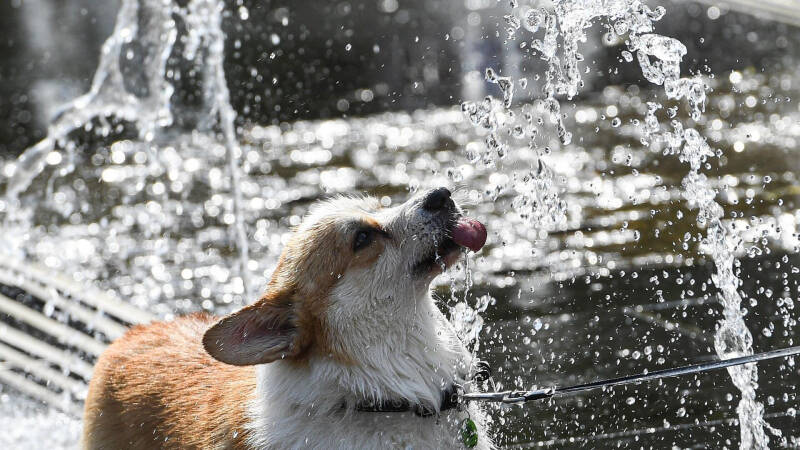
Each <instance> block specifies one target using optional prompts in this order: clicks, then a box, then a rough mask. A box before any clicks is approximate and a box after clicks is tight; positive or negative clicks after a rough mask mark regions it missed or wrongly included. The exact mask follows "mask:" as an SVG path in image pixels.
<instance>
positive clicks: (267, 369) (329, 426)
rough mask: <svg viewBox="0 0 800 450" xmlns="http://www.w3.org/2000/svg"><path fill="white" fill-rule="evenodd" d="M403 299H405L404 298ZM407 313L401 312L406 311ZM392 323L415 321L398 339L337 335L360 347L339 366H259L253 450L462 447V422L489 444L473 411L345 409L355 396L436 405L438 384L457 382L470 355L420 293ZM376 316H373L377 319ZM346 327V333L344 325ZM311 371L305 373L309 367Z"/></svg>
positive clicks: (481, 442) (331, 363)
mask: <svg viewBox="0 0 800 450" xmlns="http://www.w3.org/2000/svg"><path fill="white" fill-rule="evenodd" d="M403 304H406V305H407V304H408V303H403ZM406 314H408V315H406ZM397 315H398V316H397V317H396V320H395V321H394V323H392V324H388V323H387V324H386V326H391V327H392V328H396V327H398V326H406V325H407V324H409V322H416V325H418V326H411V327H409V328H408V330H407V331H408V332H407V333H404V334H403V335H402V337H399V338H397V339H393V340H387V339H386V335H385V334H384V335H383V336H380V337H379V336H368V335H359V334H358V333H344V334H343V336H347V337H349V338H350V339H352V340H356V341H358V340H360V342H352V341H351V342H349V343H348V345H349V346H350V348H354V347H353V346H354V345H355V346H360V348H362V351H361V352H360V353H359V354H358V364H357V365H354V366H342V365H341V364H340V363H338V362H335V361H331V360H326V359H324V358H321V359H315V360H312V361H310V363H309V364H310V367H305V368H294V367H292V366H291V365H289V364H281V363H277V364H276V363H273V364H267V365H263V366H260V367H258V370H257V374H258V389H257V396H256V399H255V401H254V403H253V404H252V405H251V408H250V419H251V421H252V422H251V425H252V428H251V433H250V437H251V439H250V440H249V441H250V444H251V445H252V446H253V447H254V448H264V449H268V448H320V449H323V448H324V449H332V448H353V444H354V443H358V444H357V446H358V447H359V448H414V449H429V448H430V449H434V448H436V449H446V448H453V449H461V448H465V447H464V445H463V443H462V441H461V434H460V428H461V423H462V421H463V420H464V418H466V417H468V416H469V417H470V418H471V419H472V420H474V421H475V423H477V424H478V426H479V433H480V437H479V445H478V446H477V447H476V448H479V449H481V448H484V449H486V448H491V443H490V441H489V439H488V437H487V436H486V435H485V432H484V428H485V424H484V423H485V417H484V414H483V412H481V411H479V410H478V408H470V410H469V412H467V411H461V410H456V409H452V410H448V411H444V412H442V413H441V414H440V415H439V416H434V417H419V416H417V415H415V414H414V413H413V412H402V413H399V412H387V413H384V412H357V411H352V409H350V410H349V411H347V412H345V410H344V409H343V407H342V405H343V404H349V405H350V406H352V404H353V403H355V402H357V401H359V400H362V399H374V398H378V399H386V398H402V399H407V400H410V401H416V402H424V403H425V404H438V401H439V398H440V396H441V392H442V389H443V387H444V386H449V385H451V384H452V383H462V382H463V380H462V379H456V378H457V375H456V373H459V374H462V376H463V374H466V373H467V371H468V368H469V364H470V358H471V356H470V354H469V353H468V352H467V351H466V350H465V349H464V347H463V346H462V345H461V343H460V342H459V341H458V339H457V338H456V337H455V336H454V335H453V333H452V329H451V328H450V327H449V326H448V325H447V324H446V319H445V318H444V317H443V316H442V314H441V313H440V312H439V311H438V310H437V309H436V307H435V305H433V302H432V301H431V300H430V299H429V298H426V299H425V300H423V301H421V302H417V304H416V307H415V308H414V310H411V311H408V312H406V311H397ZM378 317H380V316H378ZM351 331H352V330H351ZM309 368H310V370H309Z"/></svg>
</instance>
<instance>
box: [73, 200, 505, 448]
mask: <svg viewBox="0 0 800 450" xmlns="http://www.w3.org/2000/svg"><path fill="white" fill-rule="evenodd" d="M369 228H373V229H375V230H376V233H377V234H376V235H375V239H374V242H373V243H372V244H370V245H369V246H368V247H367V248H364V249H362V250H359V251H354V250H353V236H354V234H355V233H357V232H358V230H359V229H369ZM444 228H445V227H444V219H442V218H440V217H438V216H433V215H431V214H428V213H427V212H426V211H423V210H422V209H421V208H420V199H419V198H415V199H412V200H410V201H409V202H406V203H405V204H403V205H400V206H398V207H395V208H381V206H380V204H379V203H378V202H377V201H376V200H375V199H371V198H337V199H334V200H330V201H327V202H321V203H319V204H317V205H315V206H314V207H313V208H312V210H311V211H310V213H309V215H308V216H307V217H306V218H305V219H304V221H303V223H302V224H301V225H300V226H299V227H298V229H297V230H296V231H295V233H294V234H293V236H292V238H291V239H290V240H289V242H288V244H287V245H286V247H285V249H284V251H283V253H282V255H281V258H280V261H279V263H278V266H277V268H276V269H275V272H274V273H273V275H272V278H271V280H270V282H269V284H268V286H267V289H266V293H265V294H264V296H263V297H262V298H261V299H259V300H258V301H257V302H255V303H254V304H253V305H250V306H248V307H246V308H243V309H242V310H240V311H238V312H236V313H234V314H232V315H230V316H227V317H224V318H221V319H218V318H212V317H211V316H208V315H192V316H187V317H184V318H180V319H178V320H176V321H173V322H168V323H155V324H151V325H147V326H140V327H135V328H133V329H131V330H130V331H129V332H128V333H127V334H126V335H125V336H123V337H122V338H120V339H119V340H117V341H116V342H114V343H113V344H112V345H111V346H110V347H109V348H108V350H107V351H106V352H105V353H104V354H103V355H102V356H101V358H100V360H99V361H98V364H97V366H96V369H95V373H94V377H93V379H92V381H91V384H90V389H89V395H88V399H87V402H86V411H85V425H84V438H83V445H84V447H85V448H91V449H98V448H108V449H111V448H203V449H215V448H325V449H329V448H353V447H361V448H387V447H409V446H410V447H414V448H418V449H419V448H462V447H463V446H462V444H461V443H460V441H459V433H458V426H459V423H460V422H461V420H462V419H463V417H465V416H466V415H465V413H462V412H459V411H454V410H451V411H447V412H444V413H442V415H441V416H440V417H438V418H421V417H417V416H415V415H414V414H413V413H365V412H357V411H355V410H354V408H353V406H354V405H355V404H356V403H358V402H359V401H364V400H370V399H399V398H403V399H408V400H410V401H411V402H420V403H425V404H429V405H433V406H434V407H436V408H438V406H439V401H440V400H439V396H440V392H441V390H442V389H443V388H444V387H445V386H448V385H449V384H451V383H453V382H461V381H463V378H464V377H465V376H466V374H467V373H468V371H469V368H470V364H471V360H470V355H469V353H468V352H467V351H466V350H465V349H464V348H463V346H462V345H461V343H460V342H459V340H458V339H457V338H456V337H455V334H454V333H453V332H452V329H451V327H450V326H449V324H448V323H447V321H446V319H445V318H444V317H443V316H442V314H441V313H440V312H439V310H438V309H437V307H436V305H435V304H434V302H433V300H432V299H431V297H430V293H429V284H430V281H431V280H432V279H433V277H435V276H436V274H438V273H439V272H440V270H441V269H440V268H438V267H435V268H433V269H431V270H430V271H429V272H427V273H423V274H419V273H414V270H413V269H414V267H415V265H416V264H417V263H418V262H419V261H420V260H423V259H424V258H425V257H426V255H428V254H430V252H431V250H432V249H433V248H435V247H436V245H437V242H441V241H442V240H443V239H445V238H446V236H445V234H444V233H446V231H443V230H444ZM456 256H457V255H456ZM454 257H455V256H452V255H451V256H450V257H449V258H450V259H452V258H454ZM212 355H213V357H212ZM223 361H224V362H223ZM470 416H471V417H472V418H473V419H474V420H475V421H476V422H477V423H478V424H479V428H480V429H481V430H480V433H481V439H480V447H479V448H490V447H491V444H490V441H489V439H488V437H487V436H486V434H485V430H484V428H485V427H484V426H483V422H485V420H484V416H483V414H482V413H481V412H480V411H479V410H477V409H475V408H472V409H471V411H470Z"/></svg>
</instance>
